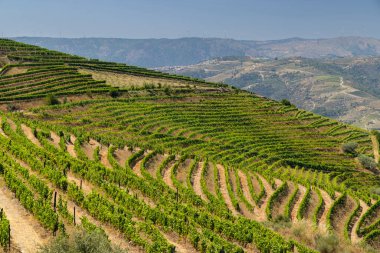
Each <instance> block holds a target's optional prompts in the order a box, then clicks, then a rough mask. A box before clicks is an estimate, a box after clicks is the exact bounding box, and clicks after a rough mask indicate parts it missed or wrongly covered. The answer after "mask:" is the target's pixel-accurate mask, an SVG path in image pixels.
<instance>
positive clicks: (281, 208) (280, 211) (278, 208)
mask: <svg viewBox="0 0 380 253" xmlns="http://www.w3.org/2000/svg"><path fill="white" fill-rule="evenodd" d="M287 184H288V188H287V189H286V190H285V191H284V192H282V193H281V194H279V195H278V196H277V198H276V201H275V202H274V204H273V207H272V218H273V219H275V218H276V217H278V216H284V215H285V207H286V204H287V203H288V202H289V200H290V197H291V196H292V194H293V193H294V191H295V187H294V185H293V184H292V183H291V182H287Z"/></svg>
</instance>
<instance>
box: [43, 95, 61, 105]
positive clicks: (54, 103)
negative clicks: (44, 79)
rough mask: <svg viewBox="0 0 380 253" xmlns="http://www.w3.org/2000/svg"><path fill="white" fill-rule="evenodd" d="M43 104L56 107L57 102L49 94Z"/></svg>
mask: <svg viewBox="0 0 380 253" xmlns="http://www.w3.org/2000/svg"><path fill="white" fill-rule="evenodd" d="M45 103H46V105H58V104H59V100H58V99H57V98H56V97H55V96H54V95H53V94H49V95H47V96H46V98H45Z"/></svg>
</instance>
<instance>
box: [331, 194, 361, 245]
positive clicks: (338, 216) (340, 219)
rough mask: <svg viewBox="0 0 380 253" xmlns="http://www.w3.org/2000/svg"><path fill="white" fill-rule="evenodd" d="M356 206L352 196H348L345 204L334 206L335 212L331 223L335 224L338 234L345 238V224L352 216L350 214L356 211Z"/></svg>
mask: <svg viewBox="0 0 380 253" xmlns="http://www.w3.org/2000/svg"><path fill="white" fill-rule="evenodd" d="M355 207H356V202H355V201H354V200H353V199H352V198H351V197H350V196H347V198H346V200H345V201H344V204H343V205H341V206H337V207H336V208H334V213H333V215H332V216H331V225H332V226H333V228H334V230H335V231H336V232H337V234H338V235H340V236H341V237H342V238H344V230H345V226H344V225H345V223H346V221H347V220H348V218H349V217H350V215H351V214H352V213H353V212H354V210H355Z"/></svg>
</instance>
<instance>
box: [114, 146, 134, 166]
mask: <svg viewBox="0 0 380 253" xmlns="http://www.w3.org/2000/svg"><path fill="white" fill-rule="evenodd" d="M114 154H115V159H116V161H117V162H118V163H119V165H120V166H121V167H123V168H124V167H125V163H126V162H127V160H128V158H129V157H130V156H131V155H132V152H131V151H130V150H129V149H128V147H127V146H125V147H124V148H123V149H116V151H115V153H114Z"/></svg>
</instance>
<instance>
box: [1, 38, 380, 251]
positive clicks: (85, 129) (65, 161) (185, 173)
mask: <svg viewBox="0 0 380 253" xmlns="http://www.w3.org/2000/svg"><path fill="white" fill-rule="evenodd" d="M0 52H1V55H2V57H3V58H4V59H6V61H7V64H8V65H6V66H5V67H3V71H2V78H3V77H7V73H9V72H8V71H22V73H19V74H16V73H14V72H13V75H11V77H10V78H11V79H8V81H9V83H7V84H4V85H12V84H13V83H12V82H13V81H14V82H15V85H14V87H15V88H14V90H15V91H17V90H20V93H21V94H22V92H21V91H23V90H24V89H25V87H24V86H23V85H29V84H30V85H31V86H33V85H34V84H35V83H37V82H36V81H34V78H32V76H33V75H35V77H36V78H37V76H40V73H39V72H37V73H34V72H35V71H38V70H39V71H41V73H44V75H52V78H53V77H54V76H55V75H56V74H58V73H60V72H63V73H64V74H62V75H65V74H67V73H68V72H70V75H71V74H72V75H76V76H81V77H82V76H83V75H84V73H87V75H88V73H90V74H91V77H90V76H85V78H86V80H88V79H90V80H92V81H91V82H95V81H101V80H100V79H103V80H104V81H105V83H104V82H103V83H102V85H103V86H102V87H101V88H100V89H99V90H97V89H98V88H95V89H94V90H95V91H94V90H92V89H93V87H92V84H85V85H83V86H84V87H83V88H85V87H88V89H89V90H88V91H86V92H84V93H82V92H78V94H75V92H66V93H64V92H60V90H58V91H57V90H56V88H59V87H61V86H62V87H65V84H64V83H63V82H57V83H54V85H51V88H48V89H43V88H41V92H39V93H38V94H41V96H42V94H43V95H45V96H48V95H50V96H52V95H54V97H56V98H57V100H58V102H60V104H56V105H51V104H47V105H46V102H45V105H43V104H44V99H41V97H40V96H30V95H29V94H28V93H26V95H25V96H24V97H21V98H19V97H17V96H16V97H15V95H14V94H11V95H9V96H8V95H7V96H4V97H6V98H7V99H6V100H3V101H1V103H2V104H3V107H4V109H3V110H2V112H1V114H2V121H1V135H0V161H1V163H0V164H1V166H0V180H2V182H4V183H3V184H4V191H5V190H7V191H10V192H13V193H14V194H15V195H14V197H15V199H17V200H18V201H17V202H16V203H14V202H10V201H2V202H1V203H0V208H4V210H5V216H1V217H2V218H1V219H0V242H1V245H2V246H3V247H7V246H8V243H9V241H8V236H9V230H8V228H9V227H8V223H9V224H10V229H11V234H10V235H11V246H13V248H14V249H15V250H17V249H20V250H21V251H25V250H26V248H23V247H25V246H23V245H28V247H30V245H32V247H33V245H35V244H27V243H24V242H23V243H21V242H19V241H18V240H16V238H20V237H15V236H12V233H13V234H19V233H20V232H21V231H20V226H19V225H16V224H15V219H14V218H13V217H15V216H14V215H7V214H6V212H7V210H14V209H18V210H19V212H18V213H22V212H21V209H22V208H24V209H25V210H22V211H24V212H29V213H30V214H31V219H33V220H31V221H30V224H29V226H28V227H32V226H33V225H32V224H39V225H40V228H43V230H44V231H45V232H46V233H48V234H50V235H51V237H53V236H54V235H56V234H62V233H64V231H66V232H68V233H69V234H70V232H71V231H73V230H74V229H75V227H78V226H80V227H83V228H84V229H91V228H92V229H93V228H94V226H95V227H100V228H102V229H103V230H104V233H105V234H106V235H107V236H108V237H109V239H110V240H111V242H112V243H114V244H118V245H120V246H121V247H122V248H124V249H127V250H129V251H130V252H278V253H280V252H305V253H307V252H310V253H311V252H315V250H314V249H320V247H321V245H320V240H323V238H327V237H328V235H326V233H327V232H326V231H325V230H326V229H327V230H329V231H330V233H334V234H336V236H337V238H339V242H337V243H334V245H333V247H335V248H336V250H338V251H342V250H343V249H344V250H345V251H348V252H365V249H364V248H361V247H360V246H358V245H356V243H357V242H367V243H368V244H370V245H372V246H373V247H375V248H377V249H378V246H379V245H378V243H377V242H378V239H379V226H378V224H379V219H380V217H379V216H378V206H379V200H380V196H379V195H378V188H379V187H380V183H379V182H380V180H379V179H380V177H379V175H378V174H379V170H378V168H377V167H376V164H375V166H372V165H373V163H371V162H373V160H372V159H371V158H370V157H371V156H372V157H373V154H374V153H373V149H374V146H376V145H373V143H372V141H377V140H376V139H375V138H372V140H371V135H370V133H368V132H367V131H364V130H362V129H358V128H355V127H352V126H349V125H345V124H342V123H339V122H337V121H334V120H331V119H328V118H324V117H322V116H319V115H316V114H313V113H310V112H306V111H303V110H299V109H297V108H295V107H294V106H289V105H286V104H282V103H279V102H276V101H273V100H270V99H266V98H263V97H260V96H257V95H255V94H251V93H249V92H246V91H242V90H237V89H234V88H232V87H229V86H226V85H220V84H214V83H208V82H205V81H200V80H197V79H192V78H187V77H182V76H174V75H169V74H163V73H160V72H156V71H150V70H146V69H142V68H137V67H132V66H126V65H122V64H115V63H107V62H101V61H94V60H86V59H84V58H80V57H75V56H70V55H66V54H62V53H58V52H52V51H48V50H44V49H40V48H37V47H33V46H28V45H25V44H19V43H16V42H12V41H9V40H1V41H0ZM37 64H38V65H40V66H37ZM48 64H51V65H52V69H51V70H53V71H50V72H49V71H46V68H47V65H48ZM58 66H59V67H58ZM25 69H26V70H25ZM55 69H56V71H55ZM4 70H5V71H4ZM66 70H67V71H66ZM11 73H12V72H11ZM79 73H82V74H79ZM25 74H29V75H32V76H28V78H25V80H23V81H21V80H20V78H19V77H20V76H19V75H25ZM14 75H15V76H14ZM7 78H9V75H8V77H7ZM21 79H22V78H21ZM47 79H48V80H50V78H47ZM20 82H22V84H20ZM144 82H146V83H144ZM35 86H36V89H37V88H38V87H40V86H39V84H36V85H35ZM116 86H120V87H118V88H116ZM39 90H40V88H38V89H37V91H39ZM27 91H28V89H27ZM42 98H43V97H42ZM47 102H49V101H47ZM10 105H12V106H10ZM7 109H8V110H7ZM348 142H355V143H356V144H355V145H357V147H354V149H355V152H353V153H354V154H349V153H347V152H343V151H342V150H343V149H344V150H346V151H347V147H346V146H347V145H345V146H344V148H343V149H342V144H347V143H348ZM348 146H350V147H352V143H351V145H348ZM376 147H377V146H376ZM351 151H352V150H351ZM359 154H360V156H359V157H356V156H358V155H359ZM363 159H364V160H365V161H366V162H363ZM359 161H362V163H359ZM368 162H369V163H368ZM369 165H371V166H369ZM5 186H6V187H5ZM54 199H55V200H54ZM10 205H12V206H11V207H10ZM3 206H4V207H3ZM301 220H302V221H301ZM26 222H27V221H26ZM310 227H311V228H312V229H310ZM353 228H355V229H353ZM36 231H37V232H38V231H39V230H36ZM16 232H17V233H16ZM37 235H38V234H37ZM40 236H41V235H40ZM35 237H36V236H35ZM32 238H33V237H31V238H30V239H32ZM36 238H37V237H36ZM321 238H322V239H321ZM351 238H353V241H352V242H353V243H352V244H351V243H349V240H351ZM25 240H28V238H25ZM42 243H43V242H42ZM34 247H36V246H34ZM33 250H35V251H36V250H37V249H35V248H34V249H33Z"/></svg>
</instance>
